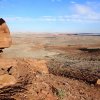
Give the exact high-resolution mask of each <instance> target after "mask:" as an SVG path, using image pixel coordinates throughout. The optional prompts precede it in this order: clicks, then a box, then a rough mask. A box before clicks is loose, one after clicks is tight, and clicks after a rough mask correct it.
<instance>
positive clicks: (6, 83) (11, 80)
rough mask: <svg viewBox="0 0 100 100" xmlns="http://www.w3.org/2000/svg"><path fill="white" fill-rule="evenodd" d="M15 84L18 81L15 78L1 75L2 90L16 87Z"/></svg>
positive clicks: (0, 85) (0, 84) (0, 86)
mask: <svg viewBox="0 0 100 100" xmlns="http://www.w3.org/2000/svg"><path fill="white" fill-rule="evenodd" d="M15 83H16V79H15V77H14V76H12V75H8V74H4V75H0V88H3V87H5V86H10V85H14V84H15Z"/></svg>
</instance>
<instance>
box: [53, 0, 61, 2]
mask: <svg viewBox="0 0 100 100" xmlns="http://www.w3.org/2000/svg"><path fill="white" fill-rule="evenodd" d="M61 1H62V0H51V2H61Z"/></svg>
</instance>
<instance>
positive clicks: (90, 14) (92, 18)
mask: <svg viewBox="0 0 100 100" xmlns="http://www.w3.org/2000/svg"><path fill="white" fill-rule="evenodd" d="M71 3H72V4H71V9H72V15H77V16H76V17H75V16H72V15H71V16H72V17H73V19H75V20H76V21H77V20H79V19H80V20H81V21H82V22H100V11H99V10H98V9H100V8H99V6H97V7H98V8H97V7H96V9H95V6H94V4H95V5H96V4H98V3H96V2H91V4H92V5H90V2H86V3H85V4H79V3H76V2H71Z"/></svg>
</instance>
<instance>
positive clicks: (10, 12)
mask: <svg viewBox="0 0 100 100" xmlns="http://www.w3.org/2000/svg"><path fill="white" fill-rule="evenodd" d="M0 17H1V18H4V19H5V20H6V23H7V25H8V26H9V28H10V31H11V32H67V33H100V0H0Z"/></svg>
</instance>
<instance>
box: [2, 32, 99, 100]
mask: <svg viewBox="0 0 100 100" xmlns="http://www.w3.org/2000/svg"><path fill="white" fill-rule="evenodd" d="M11 36H12V45H11V47H10V48H5V49H4V50H3V53H0V100H100V36H96V35H94V36H93V35H79V34H62V33H44V34H43V33H42V34H36V33H17V34H11Z"/></svg>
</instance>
